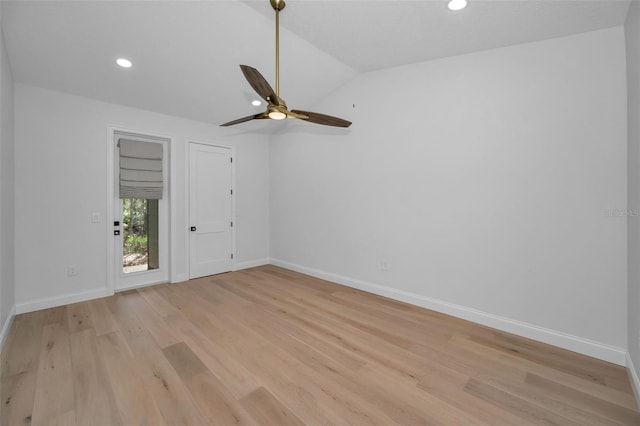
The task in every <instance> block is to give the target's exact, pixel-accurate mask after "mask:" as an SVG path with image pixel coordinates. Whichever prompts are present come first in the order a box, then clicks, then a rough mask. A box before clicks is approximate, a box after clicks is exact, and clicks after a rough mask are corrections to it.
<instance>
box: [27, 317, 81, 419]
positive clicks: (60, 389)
mask: <svg viewBox="0 0 640 426" xmlns="http://www.w3.org/2000/svg"><path fill="white" fill-rule="evenodd" d="M74 408H75V400H74V393H73V382H72V372H71V352H70V347H69V335H68V333H67V330H66V329H65V328H64V327H63V326H62V325H60V324H58V323H55V324H47V325H45V326H44V327H43V329H42V344H41V350H40V364H39V366H38V380H37V384H36V394H35V400H34V403H33V420H32V421H33V424H46V423H50V422H52V421H56V422H57V421H63V420H64V419H66V418H67V417H66V416H67V413H69V412H70V411H73V410H74ZM64 421H65V422H66V420H64Z"/></svg>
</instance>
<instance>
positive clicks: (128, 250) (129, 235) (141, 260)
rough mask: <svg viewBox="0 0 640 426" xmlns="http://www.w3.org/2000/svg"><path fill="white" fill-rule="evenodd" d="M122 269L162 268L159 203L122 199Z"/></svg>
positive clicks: (125, 271) (144, 269) (126, 271)
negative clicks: (160, 258)
mask: <svg viewBox="0 0 640 426" xmlns="http://www.w3.org/2000/svg"><path fill="white" fill-rule="evenodd" d="M122 235H123V238H122V241H123V250H122V254H123V256H122V270H123V272H124V273H131V272H141V271H147V270H151V269H158V268H159V266H160V265H159V264H158V200H145V199H140V198H125V199H123V200H122Z"/></svg>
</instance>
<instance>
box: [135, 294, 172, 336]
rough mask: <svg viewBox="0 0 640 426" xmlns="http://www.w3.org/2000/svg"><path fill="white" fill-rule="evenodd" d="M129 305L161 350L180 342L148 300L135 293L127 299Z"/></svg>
mask: <svg viewBox="0 0 640 426" xmlns="http://www.w3.org/2000/svg"><path fill="white" fill-rule="evenodd" d="M127 303H128V304H129V306H130V308H131V312H134V313H135V315H136V317H137V318H138V320H139V321H140V323H141V325H142V327H144V328H145V329H146V330H147V331H148V332H149V333H150V334H151V335H152V336H153V338H154V339H155V341H156V342H157V343H158V345H159V346H160V347H161V348H165V347H167V346H171V345H173V344H176V343H178V342H180V341H181V340H180V338H178V337H177V336H176V335H175V334H174V333H173V331H171V329H170V328H169V327H167V325H166V324H165V322H164V321H163V320H162V317H161V316H160V315H158V313H157V312H156V311H154V310H153V308H152V307H151V305H149V304H148V303H147V302H146V300H145V299H144V298H143V297H142V296H141V295H140V294H139V293H134V294H132V295H130V296H128V297H127Z"/></svg>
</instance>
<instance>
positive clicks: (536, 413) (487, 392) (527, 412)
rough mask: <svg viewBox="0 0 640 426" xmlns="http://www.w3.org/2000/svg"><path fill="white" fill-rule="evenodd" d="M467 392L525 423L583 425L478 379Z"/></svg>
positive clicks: (468, 387)
mask: <svg viewBox="0 0 640 426" xmlns="http://www.w3.org/2000/svg"><path fill="white" fill-rule="evenodd" d="M464 390H465V392H467V393H469V394H471V395H473V396H476V397H478V398H480V399H483V400H485V401H487V402H490V403H492V404H494V405H495V406H496V407H500V408H502V409H504V410H506V411H509V412H511V413H513V414H514V415H516V416H519V417H522V420H524V421H531V422H533V423H534V424H550V425H567V426H580V425H581V423H578V422H577V421H573V420H570V419H568V418H566V417H563V416H560V415H558V414H556V413H554V412H552V411H549V410H547V409H545V408H543V407H541V406H538V405H536V404H533V403H530V402H529V401H526V400H524V399H522V398H519V397H518V396H515V395H513V394H511V393H509V392H505V391H503V390H501V389H498V388H496V387H494V386H491V385H488V384H486V383H483V382H481V381H479V380H476V379H471V380H469V382H468V383H467V384H466V386H465V388H464Z"/></svg>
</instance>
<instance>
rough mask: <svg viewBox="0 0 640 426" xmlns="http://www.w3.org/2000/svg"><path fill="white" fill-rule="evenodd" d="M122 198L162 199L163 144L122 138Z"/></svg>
mask: <svg viewBox="0 0 640 426" xmlns="http://www.w3.org/2000/svg"><path fill="white" fill-rule="evenodd" d="M118 147H119V148H120V198H142V199H148V200H161V199H162V186H163V183H162V144H161V143H153V142H143V141H138V140H133V139H125V138H120V139H119V140H118Z"/></svg>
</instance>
